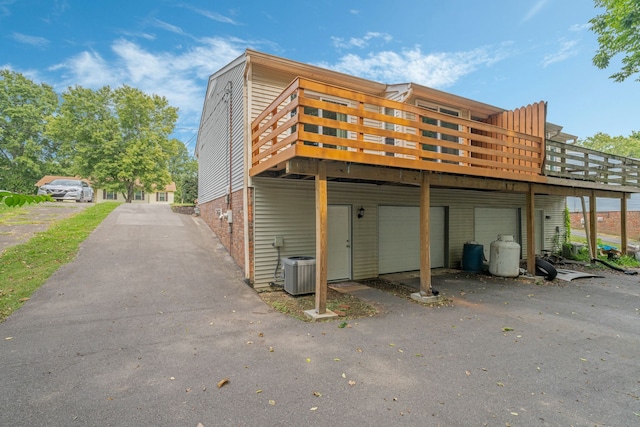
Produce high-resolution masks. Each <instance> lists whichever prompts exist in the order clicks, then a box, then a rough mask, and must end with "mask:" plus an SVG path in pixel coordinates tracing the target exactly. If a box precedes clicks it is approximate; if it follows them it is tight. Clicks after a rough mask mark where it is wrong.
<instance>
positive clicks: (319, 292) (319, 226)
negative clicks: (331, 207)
mask: <svg viewBox="0 0 640 427" xmlns="http://www.w3.org/2000/svg"><path fill="white" fill-rule="evenodd" d="M315 184H316V186H315V187H316V188H315V193H316V313H317V314H325V313H326V311H327V215H328V205H327V168H326V163H324V162H320V164H318V173H317V175H316V178H315Z"/></svg>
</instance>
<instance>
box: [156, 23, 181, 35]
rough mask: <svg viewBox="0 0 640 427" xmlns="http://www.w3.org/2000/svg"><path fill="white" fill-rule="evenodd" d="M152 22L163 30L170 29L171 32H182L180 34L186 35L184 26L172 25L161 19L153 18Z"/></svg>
mask: <svg viewBox="0 0 640 427" xmlns="http://www.w3.org/2000/svg"><path fill="white" fill-rule="evenodd" d="M151 22H152V24H153V25H154V26H156V27H158V28H162V29H163V30H166V31H169V32H171V33H176V34H180V35H185V32H184V31H182V28H180V27H178V26H176V25H171V24H169V23H168V22H164V21H161V20H159V19H153V20H152V21H151Z"/></svg>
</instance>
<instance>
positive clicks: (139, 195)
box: [133, 190, 144, 200]
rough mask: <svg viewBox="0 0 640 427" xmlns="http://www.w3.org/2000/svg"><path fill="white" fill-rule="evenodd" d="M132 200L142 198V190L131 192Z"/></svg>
mask: <svg viewBox="0 0 640 427" xmlns="http://www.w3.org/2000/svg"><path fill="white" fill-rule="evenodd" d="M133 200H144V191H141V190H137V191H136V192H135V193H134V194H133Z"/></svg>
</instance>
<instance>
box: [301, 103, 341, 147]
mask: <svg viewBox="0 0 640 427" xmlns="http://www.w3.org/2000/svg"><path fill="white" fill-rule="evenodd" d="M323 101H325V102H330V103H332V104H336V105H344V106H345V107H346V106H348V104H346V103H344V102H340V101H334V100H329V99H323ZM304 114H307V115H309V116H315V117H322V118H323V119H330V120H336V121H340V122H347V121H348V116H347V115H346V114H344V113H338V112H336V111H331V110H322V109H319V108H314V107H304ZM304 130H305V132H312V133H318V134H320V135H329V136H335V137H337V138H348V132H347V131H346V130H344V129H336V128H332V127H329V126H318V125H310V124H305V125H304ZM305 145H315V146H318V144H317V143H315V142H305ZM322 146H323V147H324V148H338V149H340V150H346V147H342V146H336V145H333V144H323V145H322Z"/></svg>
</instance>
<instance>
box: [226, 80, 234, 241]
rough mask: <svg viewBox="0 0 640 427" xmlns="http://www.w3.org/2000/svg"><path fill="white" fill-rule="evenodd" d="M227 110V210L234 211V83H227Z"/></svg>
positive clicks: (230, 231) (231, 225)
mask: <svg viewBox="0 0 640 427" xmlns="http://www.w3.org/2000/svg"><path fill="white" fill-rule="evenodd" d="M225 92H226V95H227V101H228V102H227V108H228V109H229V187H228V191H229V194H228V195H227V209H232V203H231V202H232V195H231V194H232V188H231V187H232V182H233V181H232V180H233V82H232V81H231V80H229V81H228V82H227V89H226V90H225ZM231 233H233V223H231V224H229V235H231ZM231 246H233V239H231V237H229V247H230V248H231Z"/></svg>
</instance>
